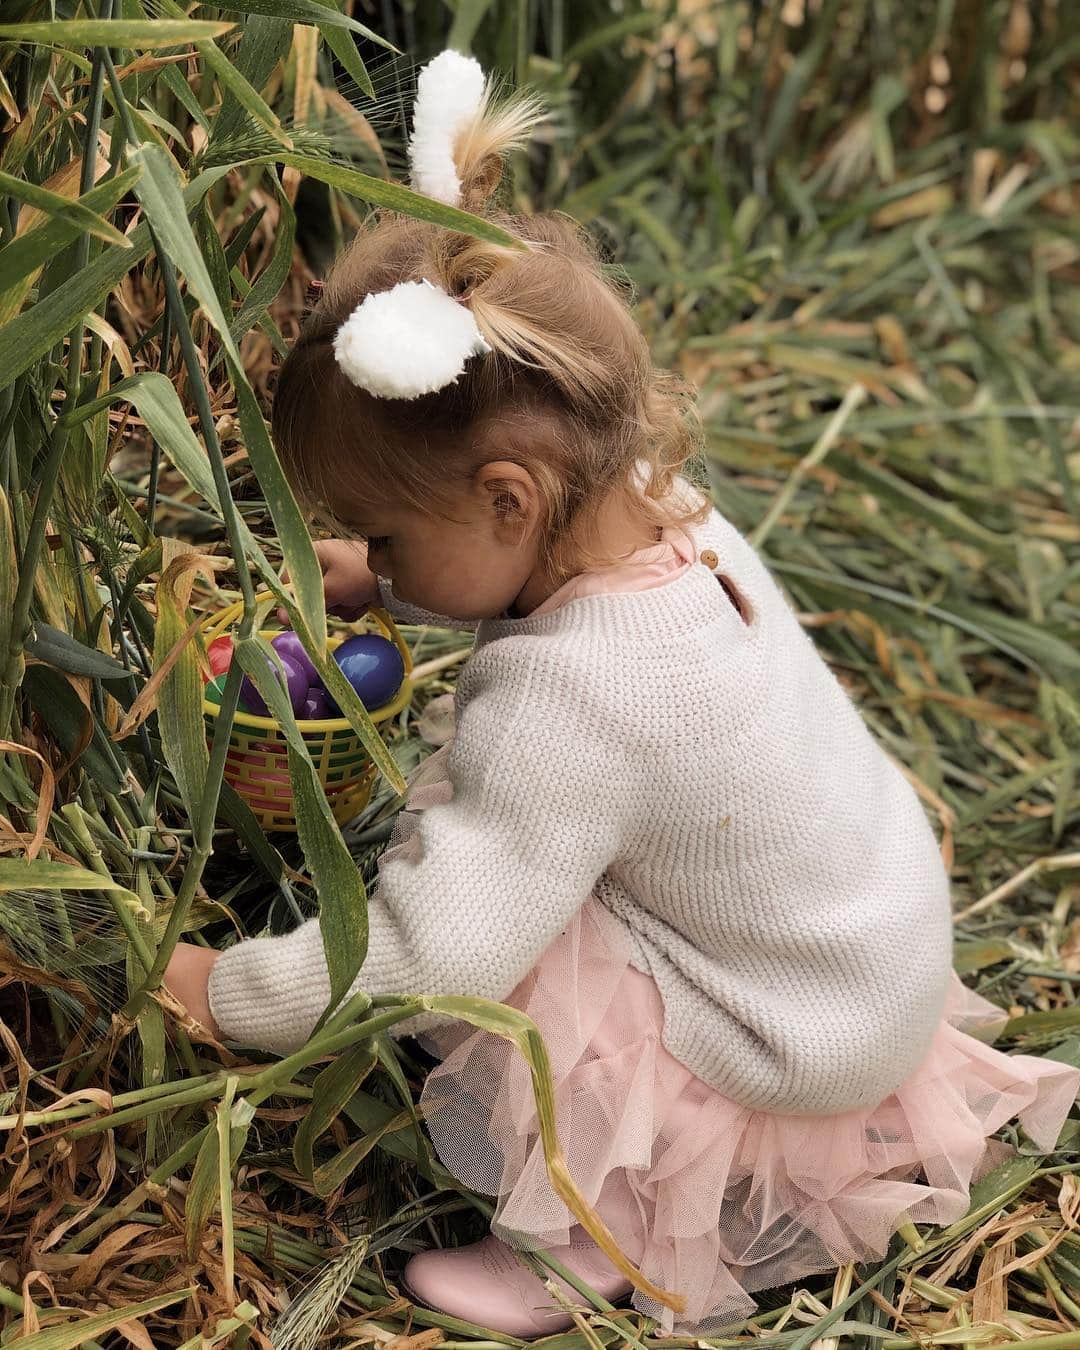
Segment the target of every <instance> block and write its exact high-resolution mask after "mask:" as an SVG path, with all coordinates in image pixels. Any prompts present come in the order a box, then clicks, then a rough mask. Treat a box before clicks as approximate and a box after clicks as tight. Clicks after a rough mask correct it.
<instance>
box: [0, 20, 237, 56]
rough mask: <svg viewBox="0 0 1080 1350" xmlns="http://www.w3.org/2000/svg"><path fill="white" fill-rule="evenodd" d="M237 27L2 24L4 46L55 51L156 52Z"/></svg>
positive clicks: (103, 22)
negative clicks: (108, 49)
mask: <svg viewBox="0 0 1080 1350" xmlns="http://www.w3.org/2000/svg"><path fill="white" fill-rule="evenodd" d="M235 27H236V24H235V22H233V23H222V22H220V21H216V20H210V19H185V20H183V22H179V21H176V20H172V19H148V20H146V21H145V22H140V21H138V20H132V19H54V20H53V21H52V22H51V23H0V42H39V43H42V44H44V45H46V46H52V47H128V48H130V49H131V50H133V51H152V50H154V49H155V48H158V47H181V46H184V45H185V44H186V43H188V42H205V41H206V40H207V39H212V38H218V37H223V36H224V35H225V34H226V33H231V32H232V30H233V29H234V28H235Z"/></svg>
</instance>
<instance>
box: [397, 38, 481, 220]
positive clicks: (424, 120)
mask: <svg viewBox="0 0 1080 1350" xmlns="http://www.w3.org/2000/svg"><path fill="white" fill-rule="evenodd" d="M485 85H486V82H485V80H484V72H483V70H481V68H480V63H479V62H478V61H476V60H474V59H473V57H471V56H462V55H461V53H460V52H455V51H445V52H442V53H440V55H438V56H436V57H435V59H434V60H433V61H429V62H428V63H427V65H426V66H425V67H424V69H423V70H422V71H421V72H420V78H419V79H418V80H417V82H416V102H415V103H414V104H413V131H412V136H411V137H410V138H409V165H410V167H411V169H412V185H413V187H414V188H415V189H416V191H417V192H422V193H424V195H425V196H427V197H434V198H435V200H436V201H440V202H445V203H446V204H447V205H448V206H460V205H461V178H460V176H459V174H458V171H457V165H456V164H455V163H454V143H455V141H456V140H457V138H458V136H459V135H460V134H461V132H462V131H463V130H464V129H465V127H467V126H468V124H469V123H470V122H471V121H472V120H473V118H474V117H475V116H476V114H477V113H478V112H479V111H480V108H481V106H482V105H483V102H484V89H485Z"/></svg>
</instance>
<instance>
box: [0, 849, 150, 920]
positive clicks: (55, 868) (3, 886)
mask: <svg viewBox="0 0 1080 1350" xmlns="http://www.w3.org/2000/svg"><path fill="white" fill-rule="evenodd" d="M8 891H115V892H116V893H117V894H118V895H120V896H123V897H125V898H127V899H128V900H129V901H130V903H131V905H132V906H133V907H134V908H135V909H137V910H140V911H141V910H142V908H143V905H142V901H141V900H140V899H139V897H138V896H137V895H136V894H135V892H134V891H130V890H128V888H127V887H126V886H122V885H121V884H120V882H119V881H114V880H113V878H112V877H110V876H107V875H105V874H104V873H102V872H92V871H91V870H90V868H88V867H75V866H73V865H72V864H71V863H63V862H52V861H51V860H50V859H47V858H35V859H34V861H33V862H27V861H26V860H25V859H23V858H0V894H4V893H6V892H8Z"/></svg>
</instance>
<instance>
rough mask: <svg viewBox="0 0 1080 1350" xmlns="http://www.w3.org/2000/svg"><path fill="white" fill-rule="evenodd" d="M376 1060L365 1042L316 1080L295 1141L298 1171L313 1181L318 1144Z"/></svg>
mask: <svg viewBox="0 0 1080 1350" xmlns="http://www.w3.org/2000/svg"><path fill="white" fill-rule="evenodd" d="M376 1060H377V1056H376V1054H375V1050H374V1048H373V1047H372V1046H371V1044H370V1043H369V1042H364V1041H362V1042H361V1043H360V1044H359V1045H354V1046H351V1047H350V1048H349V1049H348V1050H346V1052H345V1053H344V1054H343V1055H339V1056H338V1058H337V1059H335V1060H334V1062H333V1063H332V1064H328V1065H327V1067H326V1068H325V1069H323V1070H322V1072H321V1073H320V1074H319V1076H318V1077H317V1078H316V1079H315V1082H314V1084H313V1087H312V1097H311V1105H310V1106H309V1107H308V1109H307V1113H306V1114H305V1116H304V1118H303V1120H302V1121H301V1122H300V1124H299V1126H298V1127H297V1130H296V1135H295V1137H294V1139H293V1160H294V1161H295V1163H296V1170H297V1171H298V1172H299V1173H300V1175H301V1176H303V1177H307V1179H308V1180H309V1181H310V1180H312V1179H313V1177H314V1174H315V1161H314V1145H315V1140H316V1139H318V1137H319V1136H320V1135H321V1134H322V1133H323V1131H324V1130H327V1129H329V1127H330V1126H331V1125H332V1124H333V1122H334V1121H335V1120H336V1119H337V1118H338V1116H339V1115H340V1114H341V1112H342V1111H343V1110H344V1109H345V1106H346V1104H347V1103H348V1102H349V1101H350V1100H351V1099H352V1098H353V1097H354V1096H355V1095H356V1090H357V1088H359V1086H360V1084H361V1083H362V1082H363V1081H364V1079H365V1078H366V1077H367V1076H368V1074H369V1073H370V1072H371V1070H372V1069H373V1068H374V1067H375V1063H376Z"/></svg>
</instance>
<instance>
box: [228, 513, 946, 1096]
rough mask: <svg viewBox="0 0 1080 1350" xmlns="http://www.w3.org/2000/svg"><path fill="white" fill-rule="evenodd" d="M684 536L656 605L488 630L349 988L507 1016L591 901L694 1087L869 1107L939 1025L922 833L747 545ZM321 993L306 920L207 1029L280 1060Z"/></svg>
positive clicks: (731, 532)
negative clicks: (622, 948) (547, 952)
mask: <svg viewBox="0 0 1080 1350" xmlns="http://www.w3.org/2000/svg"><path fill="white" fill-rule="evenodd" d="M694 535H695V543H696V546H697V548H698V550H699V564H697V565H694V566H692V567H690V568H689V569H688V571H686V572H685V573H684V574H683V575H681V576H680V577H678V578H677V579H676V580H674V581H672V582H670V583H669V584H667V585H665V586H660V587H658V588H655V589H651V590H645V591H639V592H636V593H626V594H612V595H596V596H588V597H585V598H582V599H578V600H574V601H571V602H570V603H569V604H567V605H566V606H564V607H563V608H561V609H558V610H556V611H554V612H552V613H549V614H546V615H543V616H542V617H539V618H525V619H520V620H489V621H485V622H483V623H481V624H480V625H479V628H478V630H477V641H476V651H475V653H474V655H473V656H472V657H471V658H470V660H469V662H468V664H467V665H466V666H465V668H464V669H463V671H462V673H461V678H460V680H459V683H458V692H457V734H456V737H455V740H454V744H453V749H452V751H451V756H450V760H449V770H450V777H451V779H452V782H453V792H454V795H453V800H452V801H451V802H450V803H448V804H445V805H440V806H432V807H430V808H429V809H427V810H426V811H424V812H423V813H422V815H421V818H420V822H419V826H418V830H419V836H420V844H421V851H420V856H419V858H416V857H412V858H409V857H401V858H395V859H393V860H391V861H389V862H388V863H387V864H386V865H385V866H384V868H383V870H382V874H381V879H380V883H379V887H378V890H377V892H376V893H375V894H374V895H373V897H372V899H371V904H370V932H371V938H370V947H369V952H368V957H367V960H366V962H365V964H364V967H363V969H362V970H361V972H360V976H359V978H358V980H357V987H358V988H363V989H365V990H367V991H368V992H369V993H372V994H380V993H396V992H409V993H433V994H474V995H480V996H483V997H487V998H492V999H501V998H505V997H506V995H508V994H509V993H510V991H511V990H512V989H513V988H514V986H515V985H516V984H517V983H518V981H519V980H521V978H522V977H523V976H524V975H525V974H526V972H527V971H528V970H529V969H530V967H531V966H532V965H533V964H534V962H535V961H536V960H537V958H538V957H539V956H540V954H541V953H542V952H543V950H544V949H545V948H546V947H547V945H548V944H549V943H550V942H551V941H552V940H553V939H554V938H555V937H556V936H557V935H558V934H559V933H560V932H561V930H562V929H563V927H564V926H565V925H566V923H567V922H568V920H569V919H570V918H571V916H572V915H573V914H574V913H575V912H576V911H577V909H578V908H579V906H580V905H581V904H582V903H583V902H584V900H585V899H586V897H587V896H588V895H589V894H590V893H591V892H593V891H594V890H595V891H596V892H597V894H598V895H599V896H600V898H601V899H602V900H603V901H604V903H606V904H607V905H608V906H609V907H610V909H611V910H612V911H613V912H614V913H615V914H616V915H618V916H619V918H621V919H622V921H623V922H624V923H625V924H626V926H627V928H628V930H629V932H630V935H631V938H632V943H633V952H634V957H633V959H634V963H635V965H637V966H639V968H641V969H642V970H644V971H646V972H648V973H650V974H651V975H652V976H653V978H654V979H655V981H656V983H657V986H658V987H659V989H660V992H661V995H662V997H663V1001H664V1014H665V1023H664V1041H665V1044H666V1045H667V1047H668V1049H669V1050H670V1051H671V1052H672V1053H673V1054H674V1055H675V1056H676V1057H677V1058H678V1059H680V1060H682V1062H683V1063H685V1064H686V1065H687V1066H688V1067H689V1068H690V1069H691V1070H693V1072H694V1073H696V1074H697V1075H698V1076H699V1077H701V1078H703V1079H704V1080H705V1081H706V1082H708V1083H710V1084H712V1085H713V1086H714V1087H715V1088H717V1089H718V1090H719V1091H721V1092H723V1093H725V1094H726V1095H727V1096H729V1097H731V1098H733V1099H734V1100H736V1101H737V1102H739V1103H741V1104H743V1105H745V1106H747V1107H751V1108H757V1109H762V1110H766V1111H780V1112H797V1113H808V1114H827V1113H834V1112H840V1111H845V1110H849V1109H853V1108H856V1107H862V1106H867V1105H871V1104H875V1103H876V1102H878V1101H880V1100H881V1099H882V1098H884V1097H886V1096H887V1095H888V1094H889V1093H890V1092H891V1091H892V1090H893V1089H894V1088H896V1087H897V1086H899V1084H900V1083H901V1082H902V1081H903V1080H904V1079H905V1078H906V1077H907V1076H908V1075H909V1074H910V1073H911V1072H912V1071H913V1070H914V1069H915V1068H916V1067H917V1066H918V1064H919V1062H920V1061H921V1059H922V1057H923V1056H924V1054H925V1052H926V1050H927V1048H928V1046H929V1042H930V1039H931V1037H932V1035H933V1033H934V1030H935V1028H936V1026H937V1024H938V1023H939V1021H940V1018H941V1015H942V1011H943V1007H944V998H945V990H946V985H947V981H948V978H949V972H950V954H951V933H952V929H951V921H950V911H949V893H948V885H947V881H946V877H945V873H944V870H943V868H942V865H941V861H940V859H939V855H938V850H937V847H936V845H935V841H934V837H933V834H932V832H931V830H930V827H929V825H928V823H927V821H926V818H925V816H924V814H923V811H922V808H921V806H920V804H919V802H918V800H917V798H916V796H915V794H914V792H913V791H912V789H911V788H910V787H909V786H908V784H907V782H906V781H905V780H904V778H903V776H902V775H901V773H900V772H899V770H898V769H897V768H896V767H895V766H894V765H893V764H892V763H891V762H890V761H889V760H888V759H887V758H886V756H885V754H884V753H883V752H882V751H881V749H879V747H878V746H877V745H876V743H875V742H874V740H873V739H872V737H871V736H870V734H869V732H868V731H867V729H866V728H865V726H864V725H863V723H862V721H861V719H860V717H859V714H858V713H857V712H856V710H855V708H854V706H853V705H852V703H851V702H850V701H849V699H848V698H847V696H846V694H845V693H844V692H843V690H842V689H841V688H840V686H839V685H838V684H837V682H836V681H835V679H834V678H833V676H832V675H831V673H830V672H829V670H828V668H827V667H826V666H825V664H824V662H823V661H822V660H821V658H820V657H819V656H818V654H817V652H816V651H815V649H814V647H813V644H812V643H811V641H810V639H809V638H808V637H807V635H806V634H805V633H804V632H803V630H802V628H801V627H800V625H799V623H798V620H797V619H796V617H795V615H794V614H793V613H792V611H791V609H790V608H789V607H788V605H787V603H786V601H785V599H784V597H783V596H782V595H781V593H780V591H779V589H778V588H777V586H776V584H775V583H774V582H773V580H772V578H771V577H770V575H769V573H768V572H767V571H766V569H765V567H764V565H763V564H762V562H761V560H760V559H759V558H758V557H757V555H756V554H755V553H754V551H753V549H752V548H751V547H750V546H749V545H748V544H747V543H746V541H745V540H744V539H742V538H741V536H740V535H739V534H738V533H737V531H736V530H735V529H734V528H733V527H732V526H731V525H729V524H728V523H727V522H726V521H725V520H724V519H723V518H722V517H721V516H719V515H718V514H716V513H714V514H713V515H712V517H711V518H710V519H709V520H708V521H707V522H706V523H705V524H704V525H702V526H700V527H699V528H697V529H696V530H695V532H694ZM714 574H715V575H714ZM720 576H723V577H725V578H726V579H727V580H728V582H729V583H730V584H731V585H732V586H733V588H734V590H735V592H736V593H737V594H738V596H739V597H740V599H741V601H742V605H743V610H744V614H745V621H744V618H743V617H740V614H739V612H738V610H737V609H736V608H735V606H734V605H733V604H732V602H731V600H730V599H729V597H728V595H727V594H726V592H725V589H724V587H723V586H721V585H719V584H718V583H717V578H718V577H720ZM328 999H329V983H328V979H327V973H326V967H325V962H324V959H323V954H322V944H321V937H320V933H319V928H318V923H317V921H314V920H313V921H311V922H310V923H307V924H305V925H303V926H302V927H300V928H298V929H297V930H296V931H295V932H293V933H291V934H289V935H287V936H285V937H279V938H259V939H255V940H252V941H246V942H241V943H239V944H238V945H237V946H235V947H233V948H232V949H230V950H229V951H227V952H226V953H225V954H224V956H222V958H221V960H220V961H219V962H218V963H217V965H216V967H215V968H214V971H213V974H212V976H211V980H210V1002H211V1008H212V1010H213V1014H214V1017H215V1018H216V1020H217V1022H218V1024H219V1025H220V1026H221V1028H222V1029H223V1031H224V1033H225V1034H226V1036H228V1037H229V1038H230V1039H232V1040H236V1041H240V1042H243V1043H245V1044H249V1045H257V1046H262V1047H264V1048H266V1049H271V1050H277V1051H282V1052H284V1051H287V1050H289V1049H292V1048H295V1047H296V1046H298V1045H299V1044H301V1043H302V1042H303V1041H304V1040H305V1038H306V1036H307V1035H308V1033H309V1032H310V1030H311V1028H312V1027H313V1025H314V1023H315V1021H316V1019H317V1018H318V1016H319V1014H320V1013H321V1012H322V1011H323V1008H324V1007H325V1005H326V1003H327V1000H328Z"/></svg>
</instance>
